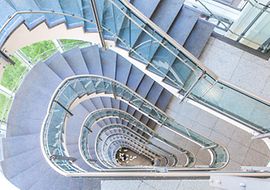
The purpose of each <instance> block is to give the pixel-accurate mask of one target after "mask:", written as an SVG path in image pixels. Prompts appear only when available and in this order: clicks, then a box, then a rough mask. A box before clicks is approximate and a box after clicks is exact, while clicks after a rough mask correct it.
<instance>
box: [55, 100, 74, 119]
mask: <svg viewBox="0 0 270 190" xmlns="http://www.w3.org/2000/svg"><path fill="white" fill-rule="evenodd" d="M54 102H56V103H57V104H58V105H59V106H60V107H62V108H63V109H64V110H65V111H66V112H67V113H68V114H69V115H71V116H73V113H71V112H70V111H69V110H68V109H67V108H66V107H65V106H63V105H62V104H61V103H60V102H58V101H56V100H54Z"/></svg>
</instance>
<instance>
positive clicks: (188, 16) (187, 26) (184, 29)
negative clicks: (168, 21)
mask: <svg viewBox="0 0 270 190" xmlns="http://www.w3.org/2000/svg"><path fill="white" fill-rule="evenodd" d="M199 17H200V12H198V11H197V10H195V9H193V8H191V7H189V6H186V5H184V6H183V7H182V9H181V11H180V13H179V15H178V16H177V17H176V19H175V21H174V23H173V24H172V26H171V28H170V30H169V31H168V34H169V35H170V36H171V37H172V38H173V39H174V40H176V41H177V42H178V43H179V44H180V45H183V44H184V43H185V41H186V39H187V38H188V36H189V34H190V33H191V31H192V29H193V27H194V25H195V24H196V22H197V20H198V19H199ZM180 34H181V35H180Z"/></svg>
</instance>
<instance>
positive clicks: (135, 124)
mask: <svg viewBox="0 0 270 190" xmlns="http://www.w3.org/2000/svg"><path fill="white" fill-rule="evenodd" d="M112 110H113V111H114V112H116V113H118V114H121V115H126V116H127V117H126V118H132V120H129V121H128V122H131V123H132V125H133V127H135V130H133V129H130V128H129V127H128V126H127V127H125V126H121V125H108V126H105V127H104V128H103V129H102V130H101V131H100V132H99V134H98V136H97V138H96V139H97V143H96V148H95V150H96V152H98V150H103V149H102V146H103V145H104V144H105V145H106V144H108V143H106V141H107V138H108V136H107V137H106V139H103V138H101V137H100V135H101V134H103V133H104V131H105V130H108V131H109V130H113V129H114V128H117V129H119V130H120V129H121V130H122V131H123V133H125V134H127V135H129V136H131V137H133V136H134V135H135V139H136V140H137V141H139V142H141V143H144V144H145V143H146V142H147V144H151V145H153V146H154V147H155V148H157V149H160V150H161V151H162V152H165V153H166V154H167V155H169V154H170V153H169V152H168V151H166V150H164V149H162V148H160V147H158V146H156V145H154V144H152V143H151V142H150V140H147V139H146V138H145V137H143V136H141V135H140V134H138V132H137V131H136V130H138V129H139V130H140V128H141V127H142V126H143V128H144V129H145V130H143V131H147V130H148V127H147V126H145V125H144V124H143V123H141V122H139V121H138V120H137V119H135V118H134V117H133V116H131V115H129V114H128V113H125V112H122V111H120V110H114V109H112ZM107 111H109V110H108V109H102V110H97V111H95V112H92V114H91V115H90V116H88V117H87V119H86V121H85V123H88V124H90V126H88V125H86V124H84V125H83V126H88V127H87V128H91V125H92V124H93V123H91V122H89V120H91V119H92V117H94V118H95V114H98V115H99V113H98V112H104V113H105V115H104V114H103V119H105V118H106V117H109V118H112V115H110V112H109V114H106V112H107ZM116 118H120V117H116ZM126 118H120V119H122V120H124V119H126ZM99 120H100V118H99ZM94 122H95V121H94ZM120 127H121V128H120ZM137 127H138V128H137ZM87 128H86V129H84V130H86V131H87V132H88V133H89V130H87ZM127 131H130V132H131V133H128V132H127ZM82 133H84V131H82ZM109 134H110V133H109ZM111 134H112V133H111ZM148 135H149V136H150V135H151V136H153V137H152V138H157V139H159V140H160V141H162V142H164V143H166V144H167V145H168V146H170V147H174V148H175V149H177V150H178V151H179V152H181V153H185V154H187V157H188V164H187V166H189V167H190V166H192V165H193V164H194V156H193V155H192V153H191V152H188V151H185V150H184V149H181V148H180V147H178V146H176V145H174V144H172V143H170V142H168V141H165V139H163V138H161V137H159V136H158V135H156V134H154V131H152V132H151V134H148ZM83 137H85V138H87V137H88V138H91V137H89V136H83ZM81 141H82V143H85V142H86V141H87V139H81ZM101 144H102V145H101ZM99 145H100V146H99ZM89 146H90V147H88V149H91V145H89ZM107 151H108V150H105V151H102V152H107ZM83 156H86V155H83ZM102 160H105V159H104V158H103V159H102Z"/></svg>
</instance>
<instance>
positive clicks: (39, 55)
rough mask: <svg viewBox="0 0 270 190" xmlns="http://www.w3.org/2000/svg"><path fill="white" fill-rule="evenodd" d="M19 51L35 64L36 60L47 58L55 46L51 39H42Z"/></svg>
mask: <svg viewBox="0 0 270 190" xmlns="http://www.w3.org/2000/svg"><path fill="white" fill-rule="evenodd" d="M21 51H22V52H23V53H24V54H25V55H26V56H27V57H28V58H29V60H30V61H32V63H34V64H35V63H36V62H37V61H39V60H44V59H47V58H48V57H50V56H51V55H52V54H53V53H55V51H56V47H55V45H54V43H53V42H52V41H42V42H38V43H34V44H32V45H29V46H26V47H23V48H21Z"/></svg>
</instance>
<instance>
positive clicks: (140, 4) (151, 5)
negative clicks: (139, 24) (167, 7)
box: [130, 0, 161, 18]
mask: <svg viewBox="0 0 270 190" xmlns="http://www.w3.org/2000/svg"><path fill="white" fill-rule="evenodd" d="M160 1H161V0H152V1H149V2H147V6H146V5H145V2H144V1H141V0H131V1H130V2H131V4H132V5H133V6H134V7H136V8H137V9H138V10H139V11H140V12H141V13H142V14H144V15H145V16H146V17H148V18H150V16H151V15H152V14H153V12H154V11H155V9H156V8H157V7H158V4H159V2H160Z"/></svg>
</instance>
